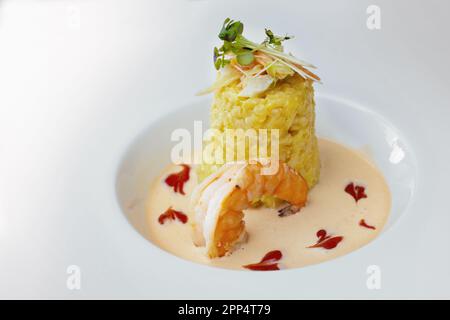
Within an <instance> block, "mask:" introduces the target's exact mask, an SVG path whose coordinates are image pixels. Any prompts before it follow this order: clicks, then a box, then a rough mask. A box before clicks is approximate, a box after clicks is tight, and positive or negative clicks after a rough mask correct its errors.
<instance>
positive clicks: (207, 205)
mask: <svg viewBox="0 0 450 320" xmlns="http://www.w3.org/2000/svg"><path fill="white" fill-rule="evenodd" d="M268 165H269V164H267V163H266V164H264V165H263V164H262V163H261V162H257V163H255V164H250V163H238V164H226V165H224V166H223V167H222V168H221V169H220V170H219V171H218V172H216V173H214V174H212V175H211V176H209V177H208V178H207V179H205V180H204V181H203V182H202V183H201V184H200V185H198V186H197V188H196V189H195V190H194V192H193V194H192V198H191V206H192V208H193V211H194V213H195V219H194V220H195V222H194V243H195V244H196V245H198V246H206V250H207V255H208V256H209V257H210V258H216V257H222V256H224V255H225V254H227V253H230V252H231V251H232V249H233V247H234V246H235V245H236V244H237V243H238V242H240V241H241V240H242V239H243V238H244V236H245V231H244V227H245V223H244V221H243V218H244V213H243V210H245V209H247V208H249V207H250V206H251V203H252V201H254V200H257V199H259V198H260V197H261V196H264V195H266V196H268V195H270V196H275V197H277V198H279V199H281V200H284V201H287V202H289V203H290V204H291V205H292V206H295V207H296V208H298V209H297V210H299V209H300V208H301V207H302V206H304V205H305V203H306V198H307V193H308V187H307V184H306V181H305V180H304V179H303V177H302V176H301V175H299V174H297V173H296V172H295V171H294V170H293V169H291V168H290V167H289V166H288V165H287V164H285V163H282V162H280V163H279V166H278V171H277V172H276V173H275V174H273V175H262V174H261V169H262V168H263V167H266V166H268Z"/></svg>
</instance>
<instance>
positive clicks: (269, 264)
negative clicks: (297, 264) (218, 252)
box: [243, 250, 283, 271]
mask: <svg viewBox="0 0 450 320" xmlns="http://www.w3.org/2000/svg"><path fill="white" fill-rule="evenodd" d="M282 257H283V254H282V253H281V251H280V250H274V251H270V252H268V253H266V255H265V256H264V257H263V258H262V259H261V261H260V262H258V263H253V264H247V265H245V266H243V267H244V268H246V269H250V270H254V271H272V270H280V268H279V267H278V261H279V260H280V259H281V258H282Z"/></svg>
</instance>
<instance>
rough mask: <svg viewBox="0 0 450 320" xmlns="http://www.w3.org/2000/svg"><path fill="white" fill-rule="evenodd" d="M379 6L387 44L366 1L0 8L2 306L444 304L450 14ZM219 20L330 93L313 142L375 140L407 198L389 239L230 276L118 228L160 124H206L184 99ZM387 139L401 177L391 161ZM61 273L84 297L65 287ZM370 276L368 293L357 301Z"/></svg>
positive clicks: (447, 284) (401, 199)
mask: <svg viewBox="0 0 450 320" xmlns="http://www.w3.org/2000/svg"><path fill="white" fill-rule="evenodd" d="M377 3H378V5H379V6H380V8H381V18H382V20H381V29H380V30H368V29H367V27H366V19H367V14H366V9H367V7H368V5H370V4H371V2H369V1H367V2H366V1H359V0H353V1H350V0H349V1H339V2H337V1H331V0H330V1H316V2H311V1H296V2H295V3H294V2H293V1H277V2H276V5H274V2H273V1H252V2H251V1H247V2H245V3H242V1H230V0H228V1H220V2H219V1H214V2H213V1H171V2H168V1H160V2H157V3H150V2H148V1H143V0H142V1H134V2H133V4H131V3H130V2H129V1H118V0H116V1H108V2H107V3H106V2H102V1H89V2H79V3H78V2H64V3H58V2H44V3H41V2H29V3H28V2H20V3H18V2H13V1H2V2H1V3H0V18H1V19H0V43H1V44H2V47H1V50H0V70H2V72H1V73H0V88H2V89H1V94H0V112H1V117H0V146H1V150H2V152H1V157H0V176H1V177H2V178H1V179H0V200H1V201H0V243H1V245H0V261H1V265H0V297H6V298H14V297H20V298H32V297H38V298H48V297H57V298H93V297H102V298H118V297H123V298H346V297H353V298H393V297H408V298H412V297H426V298H431V297H446V298H449V297H450V272H449V270H450V253H449V252H450V251H449V250H448V245H450V233H449V232H448V228H449V225H450V214H449V209H448V205H447V202H448V201H447V199H448V195H447V193H448V192H447V190H446V189H447V183H446V182H447V181H448V180H450V174H449V170H448V161H449V158H450V157H449V155H450V152H449V151H448V147H447V146H448V141H447V139H448V138H449V137H450V128H449V126H448V120H449V119H450V109H449V108H448V102H449V98H450V93H449V90H448V87H449V81H448V74H450V64H449V62H448V59H447V57H448V56H449V55H450V45H449V43H448V41H445V39H447V35H446V32H447V30H448V29H449V27H450V22H448V19H447V17H446V12H448V10H450V4H449V3H447V2H444V1H428V2H427V3H425V2H423V1H406V0H397V1H395V2H394V1H378V2H377ZM227 16H230V17H233V18H237V19H241V20H242V21H243V22H244V23H245V25H246V34H248V35H249V38H255V39H259V38H261V37H262V31H263V28H264V27H271V28H272V29H273V30H274V31H276V32H279V33H283V32H288V33H289V34H294V35H295V36H296V39H295V40H292V41H290V42H291V43H289V44H288V45H287V48H288V49H289V50H291V51H293V52H295V53H297V54H298V55H299V56H301V57H303V58H305V60H309V61H311V62H313V63H314V64H315V65H318V66H319V71H318V73H319V74H320V76H321V77H322V78H323V80H324V85H321V86H317V92H318V99H317V108H318V117H319V118H320V119H318V125H319V133H321V134H322V135H332V136H333V137H335V138H336V139H337V140H341V141H342V142H346V143H348V144H354V145H360V144H364V143H365V141H363V140H364V139H369V140H370V141H368V142H367V143H368V144H369V145H371V146H372V147H373V148H375V149H374V155H375V157H377V156H379V159H378V160H377V163H378V164H379V166H380V167H381V168H382V170H383V171H384V172H385V174H389V176H388V177H387V178H388V180H389V183H390V186H391V188H393V190H394V192H395V190H400V189H401V188H400V189H398V188H396V187H395V184H398V185H400V186H404V187H405V188H404V189H402V190H406V193H403V194H401V193H398V194H399V196H398V197H396V199H397V200H398V206H397V209H395V208H396V207H394V210H395V212H393V215H392V217H393V218H394V219H393V220H392V221H391V222H392V224H391V225H390V227H389V228H388V229H386V230H385V232H384V233H383V234H382V235H381V236H380V237H379V238H378V239H377V240H375V241H374V242H372V243H371V244H369V245H368V246H366V247H364V248H362V249H360V250H358V251H356V252H354V253H352V254H350V255H347V256H344V257H341V258H338V259H336V260H333V261H329V262H326V263H323V264H319V265H315V266H310V267H307V268H303V269H296V270H288V271H283V272H274V273H250V272H235V271H226V270H218V269H213V268H209V267H206V266H199V265H197V264H194V263H191V262H187V261H184V260H181V259H179V258H176V257H173V256H171V255H169V254H166V253H164V252H163V251H161V250H160V249H158V248H156V247H154V246H153V245H152V244H151V243H149V242H148V241H147V240H146V239H144V238H143V237H142V236H141V235H139V233H138V232H136V230H135V229H134V228H133V227H132V226H131V225H130V224H129V223H128V221H127V219H126V217H125V215H124V214H123V213H122V211H121V208H120V206H119V201H118V199H117V197H116V177H117V174H118V172H120V170H119V169H120V168H121V167H120V165H121V164H122V160H123V159H126V156H127V155H129V154H130V153H127V152H128V151H129V150H131V149H129V148H130V146H132V145H133V143H134V142H136V141H137V140H135V139H136V137H138V136H141V137H142V134H143V133H144V132H148V130H154V128H156V127H157V126H158V125H161V123H163V122H158V119H168V118H167V117H166V118H164V117H163V116H164V115H165V114H168V113H170V112H176V111H175V110H176V109H178V108H189V106H197V108H204V107H206V106H205V105H202V103H205V100H202V99H196V98H195V97H194V96H193V95H194V93H195V92H196V91H197V90H198V89H201V88H203V87H205V86H207V85H208V83H209V82H210V81H211V80H212V79H213V69H212V63H211V48H212V47H213V46H214V45H215V44H218V40H217V38H216V33H217V30H218V28H219V27H220V24H221V22H222V20H223V19H224V18H225V17H227ZM355 106H356V107H357V108H359V109H363V110H366V111H367V112H369V113H367V112H366V111H361V110H360V111H359V113H352V112H351V113H352V114H353V118H352V119H355V118H354V117H356V118H359V119H363V118H364V119H366V120H367V121H368V122H365V123H366V124H367V126H366V125H365V126H364V127H362V128H360V127H359V125H360V123H358V122H353V121H352V122H347V120H346V119H349V117H350V116H349V117H347V115H346V114H345V113H344V114H341V113H340V112H338V110H341V109H343V108H347V109H346V110H347V111H348V110H350V109H351V108H352V107H353V108H354V107H355ZM183 112H184V113H182V114H190V116H192V117H194V116H196V115H198V114H199V113H198V112H197V111H195V110H193V111H192V113H189V112H188V113H186V112H187V110H186V109H183ZM196 112H197V113H196ZM333 112H334V113H333ZM175 114H177V113H175ZM355 114H356V116H355ZM372 114H376V115H377V116H376V117H372V116H371V115H372ZM174 119H177V118H176V117H175V118H174ZM374 119H376V121H372V122H371V120H374ZM175 124H178V123H175ZM180 125H182V123H181V122H180ZM155 126H156V127H155ZM152 128H153V129H152ZM339 128H346V130H345V131H341V130H338V129H339ZM382 128H385V129H386V130H387V131H384V132H389V134H388V135H386V136H381V135H380V134H381V132H383V130H382ZM361 130H362V131H364V132H365V134H364V135H363V136H358V135H357V133H358V132H360V131H361ZM391 134H392V135H391ZM395 137H397V138H398V139H397V146H398V147H399V148H401V149H402V151H403V152H404V154H405V157H404V160H402V161H401V162H400V165H401V166H402V165H404V164H405V165H406V169H405V170H406V174H405V172H403V171H401V170H400V171H399V170H398V169H397V168H399V167H398V166H394V165H393V164H392V163H391V164H390V163H389V161H388V160H389V156H390V153H389V150H390V151H391V150H392V147H393V146H394V144H393V141H394V140H395ZM163 139H164V135H161V137H160V139H158V140H157V141H163ZM361 139H362V140H361ZM393 139H394V140H393ZM160 143H162V142H160ZM390 143H391V144H390ZM389 148H391V149H389ZM154 152H155V153H158V152H160V151H158V149H156V148H155V151H154ZM397 152H398V151H397ZM386 155H389V156H388V157H386ZM394 158H395V157H394ZM383 161H384V162H383ZM383 163H384V164H383ZM159 165H160V162H155V168H156V167H157V166H159ZM389 168H395V169H392V170H391V171H389ZM403 174H405V175H403ZM402 177H407V178H408V179H407V182H408V183H409V182H414V184H415V185H414V187H412V186H411V185H409V184H408V183H406V184H405V183H404V181H403V180H399V179H400V178H402ZM393 186H394V187H393ZM408 190H409V191H411V190H414V192H413V193H411V192H409V191H408ZM70 265H76V266H78V267H79V269H80V270H81V289H80V290H69V289H68V287H67V285H66V281H67V279H68V277H69V275H68V274H67V273H66V271H67V268H68V266H70ZM371 265H376V266H378V267H379V270H380V271H381V288H380V289H378V290H370V289H369V288H368V287H367V285H366V281H367V279H368V277H369V275H368V274H367V268H368V267H369V266H371ZM230 283H233V285H232V286H230ZM261 283H264V286H263V287H262V286H261ZM218 288H220V290H219V289H218Z"/></svg>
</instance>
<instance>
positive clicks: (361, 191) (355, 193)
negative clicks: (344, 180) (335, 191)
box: [345, 182, 367, 202]
mask: <svg viewBox="0 0 450 320" xmlns="http://www.w3.org/2000/svg"><path fill="white" fill-rule="evenodd" d="M365 191H366V188H365V187H363V186H359V185H354V184H353V182H350V183H349V184H348V185H347V186H346V187H345V192H347V193H348V194H349V195H351V196H352V197H353V198H354V199H355V201H356V202H358V200H360V199H363V198H367V194H366V193H365Z"/></svg>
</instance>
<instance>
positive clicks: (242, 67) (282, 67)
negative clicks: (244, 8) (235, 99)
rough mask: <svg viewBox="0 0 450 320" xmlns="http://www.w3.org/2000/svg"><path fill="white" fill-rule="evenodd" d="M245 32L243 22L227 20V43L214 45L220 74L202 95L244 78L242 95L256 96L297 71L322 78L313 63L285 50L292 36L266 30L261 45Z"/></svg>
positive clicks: (223, 31) (223, 34) (224, 34)
mask: <svg viewBox="0 0 450 320" xmlns="http://www.w3.org/2000/svg"><path fill="white" fill-rule="evenodd" d="M243 31H244V24H243V23H242V22H240V21H233V20H230V19H229V18H227V19H225V21H224V23H223V25H222V29H221V30H220V32H219V39H221V40H223V44H222V46H221V47H219V48H218V47H215V48H214V66H215V68H216V69H217V70H218V71H219V74H218V77H217V80H216V82H215V83H214V84H213V85H212V87H210V88H208V89H207V90H204V91H203V92H200V94H206V93H210V92H213V91H216V90H217V89H220V88H221V87H223V86H226V85H228V84H230V83H231V82H233V81H235V80H238V79H240V80H241V82H242V85H243V89H242V91H241V93H240V96H252V95H254V94H258V93H261V92H263V91H265V90H266V89H268V88H269V87H270V86H271V85H272V84H273V83H276V81H278V80H282V79H284V78H286V77H288V76H293V75H294V74H295V73H297V74H299V75H300V76H301V77H302V78H304V79H309V80H312V81H317V82H320V78H319V77H318V76H317V75H315V74H314V73H312V72H311V71H310V70H308V69H307V68H311V69H313V68H315V67H314V66H313V65H312V64H310V63H307V62H305V61H302V60H300V59H297V58H296V57H294V56H293V55H291V54H288V53H285V52H284V49H283V42H284V41H286V40H289V39H291V38H292V37H290V36H284V37H281V36H277V35H275V34H274V33H273V32H272V31H271V30H269V29H265V34H266V38H265V40H264V41H263V42H262V43H260V44H258V43H255V42H252V41H250V40H248V39H247V38H245V37H244V36H243V35H242V33H243Z"/></svg>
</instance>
